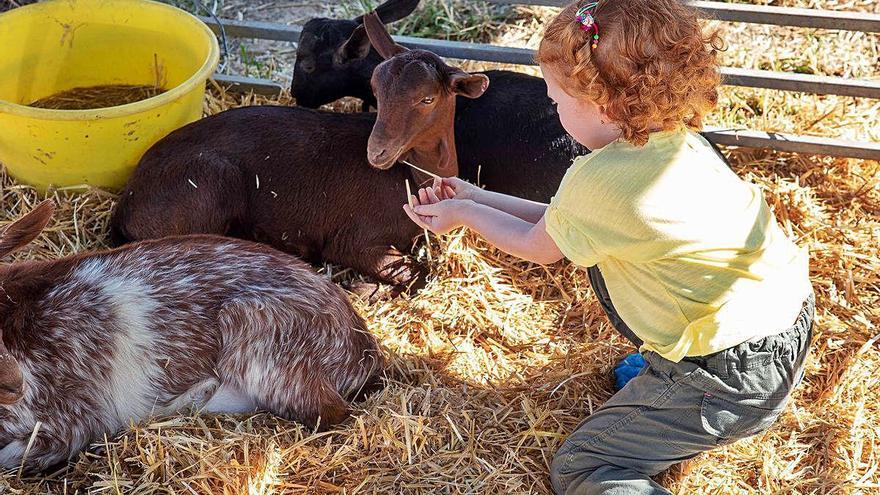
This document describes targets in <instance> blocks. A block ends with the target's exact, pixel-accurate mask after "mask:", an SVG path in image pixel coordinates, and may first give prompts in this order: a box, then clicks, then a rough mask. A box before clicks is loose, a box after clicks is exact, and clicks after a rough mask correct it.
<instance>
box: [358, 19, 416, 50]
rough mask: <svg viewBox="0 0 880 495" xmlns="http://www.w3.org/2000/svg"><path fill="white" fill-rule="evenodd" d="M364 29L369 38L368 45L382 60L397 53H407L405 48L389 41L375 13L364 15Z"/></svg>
mask: <svg viewBox="0 0 880 495" xmlns="http://www.w3.org/2000/svg"><path fill="white" fill-rule="evenodd" d="M364 27H365V28H366V30H367V36H369V37H370V43H372V44H373V48H375V49H376V51H377V52H379V55H382V58H384V59H389V58H391V57H393V56H395V55H397V54H398V53H401V52H405V51H407V49H406V48H404V47H402V46H400V45H398V44H397V43H395V42H394V40H393V39H391V35H390V34H388V30H386V29H385V25H384V24H382V21H380V20H379V16H378V15H376V13H375V12H370V13H369V14H365V15H364Z"/></svg>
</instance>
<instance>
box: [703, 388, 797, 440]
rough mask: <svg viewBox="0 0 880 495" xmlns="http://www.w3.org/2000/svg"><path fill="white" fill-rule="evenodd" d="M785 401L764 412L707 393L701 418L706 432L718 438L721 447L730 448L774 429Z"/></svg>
mask: <svg viewBox="0 0 880 495" xmlns="http://www.w3.org/2000/svg"><path fill="white" fill-rule="evenodd" d="M785 402H787V401H783V402H782V404H780V405H779V406H778V407H776V408H773V409H763V408H760V407H755V406H748V405H745V404H740V403H736V402H731V401H729V400H726V399H722V398H721V397H718V396H715V395H713V394H711V393H709V392H706V393H704V394H703V401H702V404H701V405H700V419H701V421H702V424H703V429H704V430H705V431H706V433H708V434H710V435H712V436H714V437H715V438H716V442H717V444H718V445H726V444H729V443H733V442H735V441H737V440H739V439H741V438H746V437H750V436H752V435H756V434H758V433H761V432H763V431H765V430H767V429H768V428H770V427H771V426H772V425H773V423H774V422H776V419H777V418H778V417H779V415H780V414H781V413H782V410H783V409H784V408H785Z"/></svg>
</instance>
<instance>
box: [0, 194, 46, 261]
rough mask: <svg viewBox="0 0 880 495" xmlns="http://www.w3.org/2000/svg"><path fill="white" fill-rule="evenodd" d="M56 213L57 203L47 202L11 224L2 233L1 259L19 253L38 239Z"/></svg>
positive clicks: (0, 241) (0, 240) (0, 244)
mask: <svg viewBox="0 0 880 495" xmlns="http://www.w3.org/2000/svg"><path fill="white" fill-rule="evenodd" d="M54 211H55V203H53V202H52V201H51V200H46V201H43V202H42V203H40V204H38V205H37V207H36V208H34V209H33V210H31V211H30V212H29V213H28V214H27V215H25V216H23V217H21V218H19V219H18V220H16V221H14V222H12V223H11V224H9V225H8V226H7V227H6V228H5V229H4V230H3V232H0V258H2V257H3V256H6V255H7V254H10V253H12V252H15V251H18V250H19V249H21V248H23V247H25V246H27V245H28V244H30V242H31V241H33V240H34V239H36V238H37V236H39V235H40V232H42V231H43V229H44V228H46V224H48V223H49V220H50V219H51V218H52V213H53V212H54Z"/></svg>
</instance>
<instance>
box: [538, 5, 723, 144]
mask: <svg viewBox="0 0 880 495" xmlns="http://www.w3.org/2000/svg"><path fill="white" fill-rule="evenodd" d="M585 4H586V2H585V1H583V0H580V1H578V2H575V3H573V4H571V5H569V6H568V7H566V8H565V9H563V11H562V12H561V13H560V14H559V15H558V16H556V18H554V19H553V20H552V21H551V22H550V24H549V25H548V26H547V29H546V32H545V34H544V38H543V39H542V40H541V45H540V48H539V49H538V53H537V57H536V58H537V61H538V63H539V64H541V66H542V67H544V68H550V69H551V70H553V73H554V75H556V76H558V77H559V78H560V81H561V82H562V83H563V84H564V85H565V90H566V93H568V94H570V95H571V96H573V97H575V98H586V99H587V100H589V101H591V102H593V103H595V104H597V105H600V106H604V107H605V114H606V115H607V116H608V118H610V119H611V120H612V121H613V122H615V123H616V124H618V125H619V126H620V129H621V131H622V137H623V139H625V140H626V141H629V142H631V143H633V144H635V145H637V146H641V145H643V144H645V143H646V142H647V141H648V135H649V134H650V132H651V131H652V130H656V129H658V128H660V129H663V130H667V129H672V128H675V127H677V126H680V125H681V124H684V125H686V126H688V127H690V128H692V129H695V130H699V129H701V128H702V120H703V116H705V115H706V113H708V112H709V111H710V110H712V108H713V107H714V106H715V104H716V103H717V102H718V85H719V84H720V75H719V73H718V65H717V61H716V53H717V51H718V50H721V49H723V44H722V42H721V38H720V37H719V36H718V34H717V32H711V33H704V32H703V29H702V27H701V26H700V24H699V21H698V20H697V11H696V9H694V8H693V7H690V6H687V5H685V4H684V2H682V1H681V0H605V1H600V2H599V5H598V6H597V7H595V8H594V9H593V10H592V11H591V12H592V13H593V17H594V19H595V20H596V24H597V25H598V26H599V29H600V32H599V40H598V43H597V46H596V48H591V47H590V44H591V41H592V35H593V32H592V31H590V30H586V31H585V30H583V29H581V24H580V23H579V22H578V20H577V19H576V12H577V11H578V9H579V8H581V6H583V5H585Z"/></svg>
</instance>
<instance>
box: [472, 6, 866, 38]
mask: <svg viewBox="0 0 880 495" xmlns="http://www.w3.org/2000/svg"><path fill="white" fill-rule="evenodd" d="M486 1H487V2H489V3H497V4H517V5H544V6H549V7H563V6H565V5H568V4H569V3H571V0H486ZM687 3H689V4H691V5H693V6H694V7H697V9H699V11H700V13H701V14H702V15H703V17H705V18H708V19H717V20H719V21H733V22H748V23H752V24H773V25H776V26H792V27H807V28H819V29H841V30H844V31H863V32H866V33H880V14H871V13H867V12H845V11H836V10H819V9H800V8H794V7H773V6H770V5H749V4H742V3H726V2H706V1H701V0H690V1H688V2H687Z"/></svg>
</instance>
